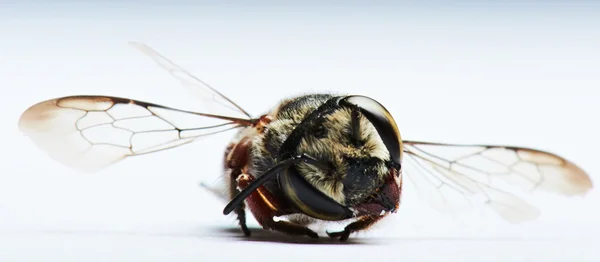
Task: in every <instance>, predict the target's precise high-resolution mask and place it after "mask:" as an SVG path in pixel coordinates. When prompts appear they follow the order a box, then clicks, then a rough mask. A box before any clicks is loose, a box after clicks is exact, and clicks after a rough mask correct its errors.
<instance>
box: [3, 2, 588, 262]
mask: <svg viewBox="0 0 600 262" xmlns="http://www.w3.org/2000/svg"><path fill="white" fill-rule="evenodd" d="M279 8H280V9H277V8H246V9H244V8H234V7H230V8H226V7H224V6H223V7H207V8H202V7H187V6H185V5H175V6H173V7H169V8H167V7H162V6H160V5H156V6H141V5H140V6H136V5H116V4H115V5H110V6H109V7H103V6H100V5H93V4H89V5H69V4H64V5H47V6H42V5H35V6H33V5H32V6H27V5H21V6H19V5H5V6H3V9H0V10H1V13H0V17H2V18H1V19H0V20H1V22H2V24H3V25H2V27H0V33H1V35H2V37H1V41H0V86H1V88H2V96H3V97H4V98H5V99H4V102H3V103H2V104H0V107H1V111H0V112H1V114H2V115H1V119H2V128H1V129H0V130H1V131H0V132H2V134H1V136H0V139H1V140H2V141H1V142H2V145H3V147H2V148H3V149H2V159H3V161H2V165H0V168H1V170H0V261H107V260H109V259H110V260H112V261H133V260H134V259H135V260H136V261H215V260H217V259H219V260H221V261H234V260H235V259H236V258H241V257H248V258H252V257H254V258H256V259H260V260H261V261H275V260H276V259H277V260H281V259H286V260H292V261H296V260H297V261H305V260H306V259H307V258H311V259H314V258H319V257H328V259H341V260H346V259H348V258H354V259H357V260H358V259H373V260H374V259H386V260H398V261H400V260H402V261H432V260H438V259H444V260H447V261H467V260H472V261H482V260H486V261H567V260H569V261H596V260H597V259H599V258H600V252H599V251H598V249H597V241H598V238H597V235H598V234H599V233H600V229H599V227H598V225H597V221H598V219H600V213H599V212H598V200H599V197H598V193H597V192H595V191H593V192H591V193H590V194H589V195H588V196H587V197H586V198H585V199H567V200H564V199H560V198H558V199H557V198H555V197H550V196H548V197H546V198H541V200H539V201H538V202H537V203H538V204H539V206H540V207H541V208H542V210H543V215H542V217H541V218H540V219H539V220H538V221H536V222H534V223H528V224H524V225H519V226H515V225H508V224H506V223H503V222H502V221H500V220H498V219H496V218H494V217H493V216H484V217H478V218H473V219H471V220H468V221H470V222H464V221H467V220H463V221H455V220H452V219H450V218H448V217H444V216H440V215H438V214H437V213H435V212H433V211H432V210H430V209H428V208H427V207H426V206H424V205H423V204H422V203H420V202H418V199H417V198H416V197H415V196H414V195H413V192H411V188H410V184H406V187H407V189H406V195H405V198H404V199H403V204H402V207H401V209H400V211H399V213H398V214H396V215H394V216H393V217H390V218H388V219H387V220H385V221H384V222H382V223H381V224H380V225H378V226H376V227H375V228H373V230H371V231H368V232H366V233H363V234H359V235H356V236H354V240H353V241H351V242H350V243H347V244H346V245H334V244H337V242H336V241H329V240H327V239H325V238H323V239H321V241H319V242H314V241H306V240H305V239H298V240H294V239H291V238H287V237H283V236H280V235H279V234H276V233H269V232H262V231H261V230H258V229H256V230H255V231H254V232H255V234H254V237H253V238H251V239H244V238H241V237H240V236H241V235H240V233H239V232H238V231H237V227H236V222H235V220H234V218H233V217H225V216H222V215H221V210H222V208H223V203H221V202H219V200H218V199H216V198H214V197H213V196H212V195H210V194H209V193H207V192H205V191H204V190H202V188H200V187H199V186H198V182H200V181H208V182H209V183H211V182H215V181H217V180H218V177H219V175H220V171H221V169H220V168H221V161H222V159H221V156H222V150H223V149H224V147H225V145H226V144H227V142H228V139H229V138H230V137H231V136H232V135H233V133H231V132H230V133H225V134H221V135H218V136H215V137H214V138H211V139H209V140H202V141H198V142H197V143H194V144H191V145H186V146H184V147H181V148H177V149H175V150H171V151H166V152H162V153H158V154H153V155H147V156H144V157H139V158H135V159H128V160H126V161H123V162H120V163H118V164H117V165H115V166H113V167H111V168H109V169H107V170H105V171H103V172H102V173H99V174H93V175H85V174H79V173H77V172H75V171H73V170H70V169H68V168H66V167H64V166H62V165H60V164H58V163H56V162H53V161H51V160H49V159H48V158H47V157H46V156H45V154H44V153H43V152H41V151H39V150H38V149H37V148H36V147H35V146H34V145H33V144H32V143H31V141H30V140H29V139H27V138H26V137H24V136H23V135H21V134H20V133H19V131H18V129H17V125H16V124H17V121H18V118H19V116H20V113H21V112H23V111H24V110H25V109H27V107H29V106H30V105H32V104H34V103H36V102H38V101H41V100H45V99H49V98H54V97H60V96H66V95H76V94H103V95H115V96H123V97H129V98H135V99H140V100H145V101H151V102H155V103H160V104H165V105H169V106H174V107H178V108H182V109H191V110H194V109H196V108H197V107H198V105H197V104H195V102H197V101H195V100H194V99H193V97H190V96H189V95H188V93H186V91H185V90H184V88H182V87H180V86H179V83H178V82H177V81H176V80H174V79H173V78H171V76H169V75H168V74H167V73H165V72H163V71H161V70H160V69H159V68H158V67H156V65H155V64H154V63H153V62H152V61H151V60H149V59H148V58H147V57H144V56H143V55H141V54H140V53H138V52H137V51H135V50H134V49H132V48H131V47H129V46H128V45H127V41H130V40H136V41H140V42H143V43H146V44H149V45H150V46H152V47H154V48H156V49H157V50H159V51H160V52H161V53H163V54H164V55H166V56H167V57H169V58H171V59H172V60H174V61H176V62H177V63H178V64H180V65H182V66H183V67H185V68H186V69H188V70H189V71H191V72H193V73H194V74H195V75H197V76H198V77H200V78H201V79H203V80H205V81H206V82H208V83H210V84H211V85H212V86H214V87H216V88H217V89H219V90H220V91H221V92H223V93H224V94H226V95H227V96H229V97H230V98H231V99H233V100H234V101H236V102H238V103H239V104H240V105H241V106H243V107H244V108H245V109H246V110H248V111H250V112H252V113H253V114H255V115H259V114H261V113H263V112H265V111H266V110H268V109H269V108H270V107H271V106H274V105H275V104H276V103H277V102H278V101H279V100H280V99H282V98H285V97H289V96H293V95H297V94H301V93H307V92H327V91H332V92H341V93H359V94H365V95H368V96H371V97H373V98H375V99H377V100H379V101H380V102H381V103H382V104H384V105H386V107H387V108H388V109H389V110H390V111H391V112H392V113H393V114H394V117H395V118H396V120H397V121H398V125H399V126H400V129H401V132H402V135H403V137H404V138H407V139H413V140H427V141H435V142H449V143H491V144H511V145H522V146H528V147H535V148H539V149H543V150H549V151H552V152H556V153H559V154H560V155H563V156H566V157H567V158H569V159H570V160H573V161H574V162H575V163H577V164H578V165H580V166H581V167H583V168H584V169H585V170H586V171H588V172H589V173H590V174H591V176H592V178H593V180H594V181H597V180H598V177H599V174H600V168H599V167H598V166H597V163H598V161H597V159H598V150H597V148H598V146H599V143H598V138H597V135H598V134H599V133H600V128H599V127H598V125H597V119H598V112H600V103H598V101H599V99H600V88H599V85H600V52H599V51H600V50H599V48H598V46H600V37H599V35H598V34H599V33H598V32H600V26H599V25H600V19H598V18H596V17H597V16H595V15H594V12H593V10H590V9H586V7H585V6H579V7H576V8H575V7H571V6H557V7H552V8H539V9H538V8H531V7H529V8H527V7H523V8H522V9H520V8H519V7H518V6H517V7H515V6H513V7H510V8H500V7H499V8H498V9H494V8H493V7H490V8H484V7H482V8H479V9H478V8H472V9H470V8H464V9H460V8H457V9H450V10H444V9H443V8H431V9H427V8H420V9H419V8H414V9H401V8H398V9H391V10H390V9H387V8H379V9H377V8H373V9H360V8H348V9H336V8H322V9H319V8H315V9H311V8H306V9H299V10H296V9H292V8H283V7H279ZM250 224H251V225H252V226H254V227H255V226H256V223H255V222H254V220H252V219H251V221H250ZM594 242H596V244H594ZM301 244H307V245H301ZM321 244H323V245H321ZM235 261H237V260H235Z"/></svg>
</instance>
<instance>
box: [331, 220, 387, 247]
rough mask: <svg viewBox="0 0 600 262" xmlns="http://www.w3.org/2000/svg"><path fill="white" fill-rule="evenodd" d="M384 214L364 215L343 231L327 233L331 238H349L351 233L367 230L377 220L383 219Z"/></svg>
mask: <svg viewBox="0 0 600 262" xmlns="http://www.w3.org/2000/svg"><path fill="white" fill-rule="evenodd" d="M381 218H383V216H362V217H360V218H359V219H358V220H357V221H355V222H352V223H350V224H348V225H347V226H346V227H345V228H344V230H343V231H339V232H333V233H329V232H327V235H329V237H331V238H338V237H339V238H340V240H341V241H346V240H348V237H350V234H352V233H354V232H357V231H361V230H365V229H367V228H369V227H370V226H372V225H373V224H375V223H376V222H377V221H379V220H381Z"/></svg>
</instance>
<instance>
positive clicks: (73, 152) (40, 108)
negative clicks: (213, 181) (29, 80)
mask: <svg viewBox="0 0 600 262" xmlns="http://www.w3.org/2000/svg"><path fill="white" fill-rule="evenodd" d="M252 123H253V120H250V119H242V118H231V117H224V116H218V115H209V114H203V113H197V112H190V111H183V110H178V109H174V108H169V107H165V106H162V105H157V104H152V103H147V102H142V101H136V100H131V99H127V98H119V97H109V96H71V97H63V98H57V99H51V100H47V101H43V102H40V103H38V104H35V105H33V106H31V107H30V108H29V109H27V110H26V111H25V112H24V113H23V114H22V115H21V118H20V119H19V123H18V126H19V129H20V130H21V131H22V132H23V133H24V134H26V135H27V136H28V137H30V138H31V139H32V140H33V142H34V143H35V144H36V145H37V146H39V147H40V148H41V149H42V150H44V151H45V152H46V153H48V155H49V156H50V157H51V158H53V159H55V160H56V161H58V162H61V163H63V164H65V165H67V166H70V167H73V168H75V169H78V170H83V171H90V172H94V171H98V170H100V169H102V168H104V167H106V166H108V165H110V164H113V163H115V162H118V161H120V160H122V159H124V158H126V157H130V156H137V155H142V154H148V153H151V152H156V151H161V150H166V149H169V148H174V147H177V146H180V145H183V144H187V143H190V142H192V141H194V140H195V139H197V138H199V137H204V136H208V135H211V134H215V133H219V132H223V131H226V130H230V129H234V128H238V127H242V126H248V125H251V124H252Z"/></svg>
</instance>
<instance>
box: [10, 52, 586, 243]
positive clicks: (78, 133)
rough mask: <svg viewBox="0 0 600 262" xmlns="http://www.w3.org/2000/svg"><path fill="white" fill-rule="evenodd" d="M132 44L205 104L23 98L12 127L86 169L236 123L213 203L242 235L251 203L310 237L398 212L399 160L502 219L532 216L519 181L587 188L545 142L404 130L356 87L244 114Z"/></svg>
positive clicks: (442, 195)
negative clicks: (452, 138)
mask: <svg viewBox="0 0 600 262" xmlns="http://www.w3.org/2000/svg"><path fill="white" fill-rule="evenodd" d="M130 44H131V45H132V46H133V47H134V48H136V49H137V50H139V51H141V52H142V53H144V54H146V55H147V56H149V57H150V58H152V59H153V60H154V61H155V62H156V63H157V65H159V66H160V67H162V68H163V69H165V70H166V71H167V72H169V73H170V74H171V75H173V76H174V77H175V78H177V79H178V80H180V81H181V82H182V83H183V84H184V86H186V87H189V88H190V90H192V91H195V92H196V93H197V94H199V97H200V98H202V100H201V103H202V105H205V106H207V108H211V110H208V111H206V112H196V111H186V110H181V109H177V108H172V107H167V106H164V105H159V104H155V103H150V102H144V101H139V100H134V99H129V98H121V97H113V96H102V95H95V96H67V97H61V98H55V99H50V100H46V101H42V102H40V103H37V104H35V105H33V106H31V107H29V108H28V109H27V110H25V111H24V112H23V114H22V115H21V117H20V119H19V123H18V126H19V129H20V130H21V131H22V132H23V133H24V134H26V135H27V136H28V137H29V138H31V140H32V141H33V142H34V143H35V144H36V145H37V146H39V148H41V150H43V151H45V152H46V153H47V154H48V155H49V157H51V158H52V159H54V160H56V161H58V162H60V163H63V164H65V165H67V166H69V167H72V168H75V169H77V170H81V171H87V172H95V171H99V170H101V169H103V168H105V167H107V166H109V165H112V164H114V163H117V162H119V161H121V160H123V159H126V158H129V157H134V156H140V155H145V154H149V153H154V152H159V151H163V150H168V149H172V148H175V147H179V146H182V145H185V144H189V143H191V142H193V141H196V140H197V139H198V138H202V137H209V136H211V135H213V134H217V133H221V132H225V131H229V130H235V131H236V132H237V133H236V134H235V135H234V136H233V139H232V140H231V142H230V143H229V144H228V145H227V146H226V147H225V150H224V151H225V152H224V158H223V159H224V161H223V167H224V170H223V174H222V175H223V176H224V178H225V182H226V183H225V184H226V188H227V191H228V192H227V194H226V195H225V196H224V198H225V199H226V201H228V203H227V205H226V206H225V207H224V209H223V214H224V215H229V214H231V213H234V214H235V215H236V217H237V220H238V222H239V227H240V231H241V233H243V234H244V235H245V236H251V231H250V230H249V229H248V227H247V225H246V211H247V210H250V212H251V214H252V215H253V217H254V218H255V219H256V221H257V222H258V223H259V224H260V225H261V226H262V227H263V228H264V229H268V230H274V231H277V232H281V233H284V234H290V235H297V236H307V237H310V238H318V237H319V235H318V234H317V233H316V232H315V231H313V230H311V229H309V226H310V225H311V224H314V223H320V222H325V223H327V222H336V221H337V222H340V221H341V222H346V225H345V227H344V229H343V230H340V231H337V232H329V231H327V234H328V236H329V237H331V238H338V239H339V240H342V241H343V240H347V239H348V238H349V236H350V235H351V234H352V233H356V232H360V231H364V230H367V229H368V228H369V227H371V226H372V225H374V224H376V223H377V222H378V221H380V220H382V219H383V218H385V217H387V216H388V215H390V214H392V213H396V212H397V211H398V209H399V206H400V200H401V195H402V189H403V178H404V170H405V168H406V167H409V166H412V167H413V168H414V169H415V170H416V172H414V173H409V175H408V176H407V177H408V178H409V179H410V180H411V181H413V182H414V181H421V182H419V183H420V185H426V186H429V188H430V189H433V190H431V191H429V192H428V195H429V196H432V195H437V196H438V199H441V200H442V201H444V202H445V203H446V204H448V203H449V202H452V201H454V200H449V198H448V196H449V195H452V194H453V195H455V196H459V198H461V199H462V200H467V201H473V202H476V203H479V204H480V205H483V206H485V207H487V208H489V210H492V211H494V212H495V213H496V214H497V215H499V216H500V217H501V218H503V219H505V220H507V221H509V222H512V223H518V222H522V221H528V220H533V219H535V218H537V217H538V216H539V215H540V211H539V210H538V209H537V208H536V207H535V206H533V205H531V204H529V203H527V202H526V201H524V200H523V199H522V198H521V197H519V195H518V193H519V192H533V191H542V192H550V193H555V194H558V195H561V196H583V195H585V194H586V193H587V192H589V191H590V190H591V189H592V188H593V183H592V180H591V178H590V176H589V175H588V174H587V173H586V172H585V171H583V170H582V169H581V168H580V167H578V166H577V165H575V164H574V163H572V162H570V161H569V160H567V159H565V158H563V157H561V156H558V155H556V154H553V153H550V152H545V151H541V150H536V149H532V148H526V147H515V146H507V145H485V144H483V145H482V144H473V145H467V144H445V143H433V142H425V141H414V140H406V139H403V138H402V137H401V135H400V131H399V129H398V125H397V123H396V121H395V119H394V118H393V116H392V114H391V113H390V112H389V111H388V110H387V109H386V108H385V107H384V106H383V105H382V104H380V103H379V102H377V101H376V100H375V99H373V98H370V97H368V96H364V95H337V94H331V93H315V94H305V95H299V96H296V97H291V98H287V99H283V100H281V101H280V102H279V103H278V104H277V105H276V106H274V108H272V109H271V110H269V111H267V112H266V113H264V114H262V115H261V116H259V117H252V116H251V115H250V114H249V113H248V112H246V111H245V110H244V109H242V108H241V107H240V106H238V105H237V104H236V103H234V102H233V101H231V100H230V99H229V98H227V97H226V96H225V95H223V94H221V93H220V92H218V91H217V90H216V89H214V88H212V87H211V86H209V85H208V84H206V83H204V82H203V81H202V80H200V79H199V78H197V77H195V76H193V75H192V74H190V73H189V72H187V71H186V70H184V69H183V68H181V67H180V66H178V65H176V64H175V63H173V62H172V61H170V60H169V59H167V58H166V57H164V56H162V55H161V54H159V53H158V52H157V51H155V50H154V49H152V48H151V47H149V46H147V45H144V44H141V43H137V42H130ZM225 111H226V112H227V113H223V112H225ZM217 112H218V113H217ZM423 181H425V182H423ZM419 183H416V182H415V185H417V184H419ZM418 190H419V192H425V189H422V188H421V187H419V188H418ZM511 191H515V192H514V193H513V192H511ZM434 206H435V205H434ZM438 207H439V206H438Z"/></svg>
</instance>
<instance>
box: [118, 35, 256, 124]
mask: <svg viewBox="0 0 600 262" xmlns="http://www.w3.org/2000/svg"><path fill="white" fill-rule="evenodd" d="M129 44H130V45H131V46H133V47H134V48H136V49H137V50H139V51H141V52H142V53H144V54H146V55H147V56H149V57H150V58H152V59H153V60H154V61H155V62H156V63H157V64H158V65H159V66H160V67H161V68H163V69H164V70H166V71H167V72H169V74H171V75H172V76H174V77H175V78H177V79H179V81H181V83H182V85H183V86H185V87H186V88H187V89H188V91H190V92H191V93H192V94H193V95H195V96H196V97H197V98H199V99H200V100H201V101H202V103H201V105H202V106H203V107H205V108H206V110H207V111H208V112H211V113H213V114H217V115H226V116H231V117H238V118H251V115H250V114H249V113H248V112H246V111H245V110H244V109H243V108H242V107H240V106H239V105H237V104H236V103H234V102H233V101H231V100H230V99H229V98H227V97H226V96H225V95H223V94H221V93H220V92H219V91H217V90H216V89H214V88H212V87H211V86H209V85H208V84H207V83H205V82H204V81H202V80H200V79H199V78H197V77H195V76H194V75H192V74H190V73H189V72H188V71H186V70H185V69H183V68H182V67H180V66H178V65H176V64H175V63H173V62H172V61H171V60H169V59H168V58H166V57H165V56H163V55H161V54H160V53H158V52H157V51H156V50H154V49H152V48H151V47H149V46H148V45H145V44H141V43H138V42H129Z"/></svg>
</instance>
